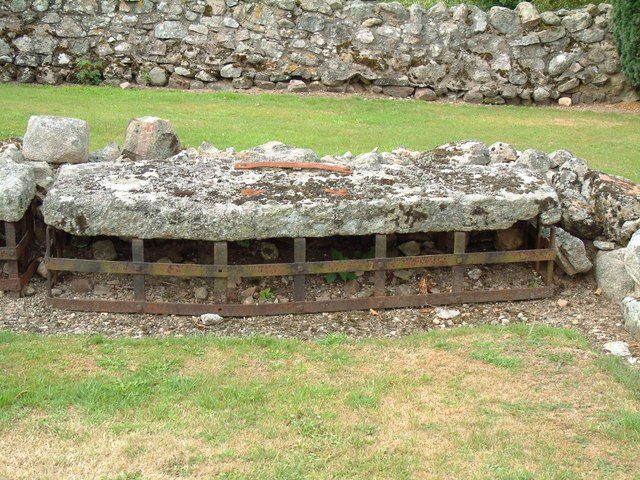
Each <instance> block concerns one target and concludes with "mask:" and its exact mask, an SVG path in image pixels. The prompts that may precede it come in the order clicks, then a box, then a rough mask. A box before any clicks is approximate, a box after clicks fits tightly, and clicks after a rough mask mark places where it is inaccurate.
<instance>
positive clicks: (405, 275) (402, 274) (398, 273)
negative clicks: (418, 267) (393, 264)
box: [393, 268, 416, 281]
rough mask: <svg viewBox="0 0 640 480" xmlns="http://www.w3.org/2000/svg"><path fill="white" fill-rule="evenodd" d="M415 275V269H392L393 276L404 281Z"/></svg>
mask: <svg viewBox="0 0 640 480" xmlns="http://www.w3.org/2000/svg"><path fill="white" fill-rule="evenodd" d="M415 275H416V271H415V270H413V269H411V268H406V269H401V270H394V271H393V276H394V277H396V278H399V279H400V280H404V281H407V280H411V279H412V278H413V277H415Z"/></svg>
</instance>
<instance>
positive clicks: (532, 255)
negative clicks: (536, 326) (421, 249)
mask: <svg viewBox="0 0 640 480" xmlns="http://www.w3.org/2000/svg"><path fill="white" fill-rule="evenodd" d="M554 259H555V252H554V250H553V249H542V250H519V251H514V252H472V253H463V254H438V255H421V256H416V257H396V258H384V259H359V260H331V261H326V262H307V263H296V262H294V263H272V264H266V265H262V264H255V265H228V266H222V265H221V266H216V265H198V264H186V263H185V264H175V263H136V264H134V263H132V262H111V261H103V260H83V259H76V258H52V257H50V258H47V263H46V264H47V268H48V269H50V270H52V271H68V272H85V273H113V274H119V275H135V274H141V273H143V274H145V275H154V276H169V277H211V278H223V277H274V276H285V275H300V274H303V273H304V274H307V275H323V274H325V273H332V272H354V271H374V270H380V269H384V270H399V269H407V268H431V267H452V266H456V265H480V264H495V263H523V262H533V261H536V260H543V261H548V260H554Z"/></svg>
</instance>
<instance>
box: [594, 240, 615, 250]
mask: <svg viewBox="0 0 640 480" xmlns="http://www.w3.org/2000/svg"><path fill="white" fill-rule="evenodd" d="M593 246H594V247H596V248H597V249H598V250H603V251H605V252H608V251H611V250H613V249H615V248H616V244H615V243H614V242H609V241H605V240H594V241H593Z"/></svg>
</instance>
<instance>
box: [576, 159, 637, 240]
mask: <svg viewBox="0 0 640 480" xmlns="http://www.w3.org/2000/svg"><path fill="white" fill-rule="evenodd" d="M582 192H583V194H584V195H585V196H586V197H587V198H589V199H590V203H591V204H592V205H593V216H594V218H595V219H596V221H597V222H598V224H599V225H601V226H602V231H603V234H604V235H605V236H606V237H607V238H610V239H612V240H615V241H616V242H618V243H620V244H622V245H624V244H625V241H624V240H623V237H624V236H625V233H623V230H622V228H623V226H624V224H625V223H626V222H633V221H636V220H638V219H640V185H638V184H636V183H634V182H632V181H630V180H627V179H626V178H622V177H616V176H613V175H608V174H606V173H602V172H597V171H594V170H592V171H590V172H589V173H587V174H586V175H585V178H584V182H583V185H582Z"/></svg>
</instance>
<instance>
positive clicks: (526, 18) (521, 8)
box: [515, 2, 540, 28]
mask: <svg viewBox="0 0 640 480" xmlns="http://www.w3.org/2000/svg"><path fill="white" fill-rule="evenodd" d="M515 10H516V12H517V13H518V15H520V22H521V23H522V25H524V26H525V27H527V28H534V27H536V26H537V25H538V24H539V23H540V14H539V13H538V9H537V8H536V7H535V6H534V5H533V3H530V2H520V3H519V4H518V6H517V7H516V9H515Z"/></svg>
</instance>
